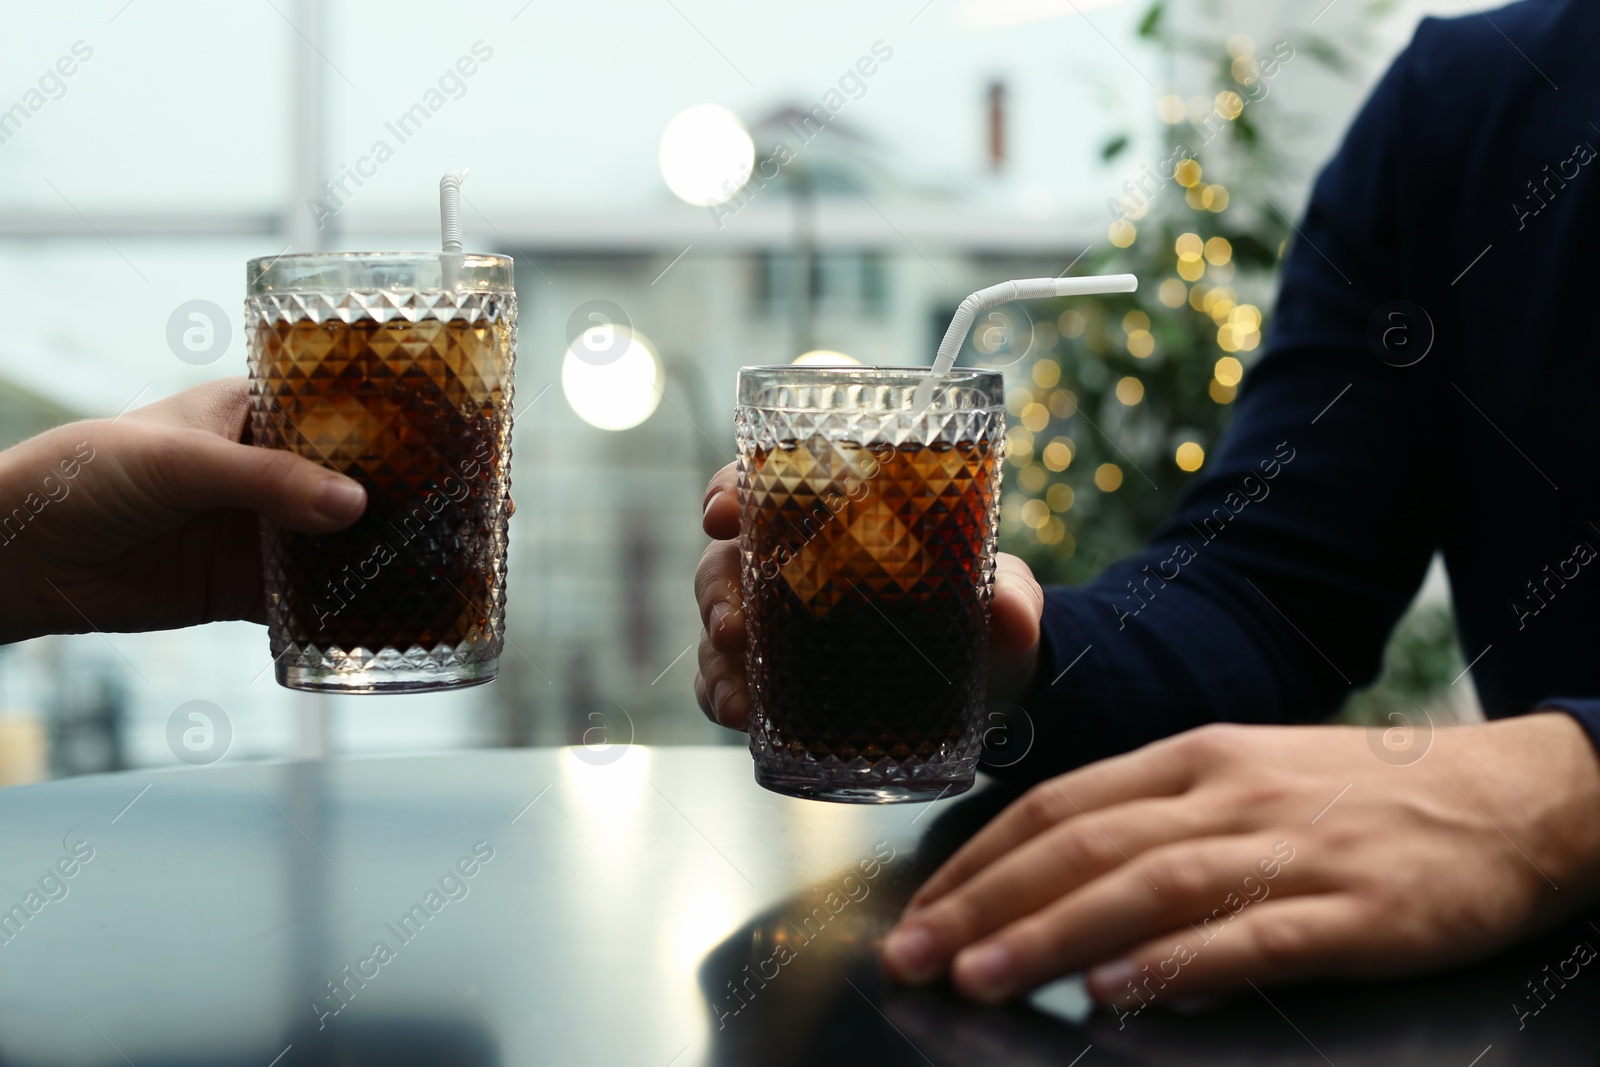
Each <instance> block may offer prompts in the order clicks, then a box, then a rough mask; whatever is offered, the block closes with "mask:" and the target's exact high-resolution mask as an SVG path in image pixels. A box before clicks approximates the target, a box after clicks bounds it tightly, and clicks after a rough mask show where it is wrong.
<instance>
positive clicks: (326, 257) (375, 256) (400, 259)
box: [244, 251, 514, 267]
mask: <svg viewBox="0 0 1600 1067" xmlns="http://www.w3.org/2000/svg"><path fill="white" fill-rule="evenodd" d="M449 254H450V253H448V252H443V251H433V252H339V251H324V252H284V253H282V254H280V255H276V256H252V257H251V258H249V259H247V260H245V261H244V262H245V266H246V267H255V266H258V265H265V266H267V267H270V266H272V265H273V264H276V263H288V264H290V265H294V264H297V263H313V264H314V263H335V262H339V261H341V260H343V261H345V262H363V263H372V262H377V261H380V260H392V261H394V262H396V263H404V262H426V261H430V260H438V259H439V257H441V256H447V255H449ZM457 255H459V256H461V258H462V261H463V262H464V263H471V264H472V265H473V266H507V267H509V266H513V265H514V261H513V260H512V258H511V257H510V256H508V255H504V254H502V253H499V252H459V253H457Z"/></svg>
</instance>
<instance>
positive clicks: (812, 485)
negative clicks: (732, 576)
mask: <svg viewBox="0 0 1600 1067" xmlns="http://www.w3.org/2000/svg"><path fill="white" fill-rule="evenodd" d="M926 374H927V371H926V370H925V369H922V370H917V369H909V368H907V369H900V368H887V367H877V368H875V367H794V366H788V367H747V368H745V369H744V370H742V371H740V372H739V389H738V392H739V406H738V411H737V413H736V425H737V428H738V437H739V464H738V468H739V551H740V558H741V567H740V570H741V578H742V585H743V593H744V603H745V626H746V628H747V634H748V637H749V641H748V645H747V650H746V654H745V662H746V670H747V675H748V679H749V686H750V751H751V754H752V755H753V756H754V757H755V765H756V781H758V782H760V783H761V784H762V785H763V786H765V787H766V788H768V789H771V790H774V791H776V792H779V793H787V794H789V795H790V796H800V797H810V798H813V799H818V800H837V801H847V802H854V803H889V802H894V801H907V800H933V799H935V798H936V797H941V796H954V795H955V794H957V793H960V792H962V791H964V790H966V789H968V788H970V787H971V785H972V781H973V776H974V774H975V773H976V771H977V764H978V755H979V752H980V750H981V748H982V736H981V730H980V727H981V724H982V721H983V714H984V702H985V687H986V685H987V681H988V653H989V605H990V601H991V600H992V598H993V595H994V552H995V524H996V520H997V518H998V515H999V501H1000V457H1001V453H1002V451H1003V441H1004V435H1005V407H1004V396H1003V390H1002V384H1001V377H1000V375H999V374H998V373H997V372H994V371H954V372H952V373H950V374H947V375H944V376H941V377H940V378H939V379H938V384H939V386H940V388H939V389H938V391H937V393H936V396H935V400H934V402H933V404H932V406H931V407H929V408H928V410H926V411H924V412H921V413H917V412H916V409H915V408H914V406H913V403H912V397H913V394H914V393H915V391H916V387H917V383H918V382H919V381H920V380H921V379H922V378H923V377H924V376H926Z"/></svg>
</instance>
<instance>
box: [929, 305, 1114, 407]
mask: <svg viewBox="0 0 1600 1067" xmlns="http://www.w3.org/2000/svg"><path fill="white" fill-rule="evenodd" d="M1138 288H1139V279H1138V278H1135V277H1134V276H1133V275H1131V274H1101V275H1092V276H1090V277H1086V278H1017V279H1014V280H1012V281H1009V282H1001V283H1000V284H999V285H991V286H989V287H988V288H987V289H979V290H978V291H977V292H976V293H973V294H972V295H971V296H969V297H967V298H966V299H965V300H963V301H961V306H960V307H958V308H956V313H955V317H954V318H952V319H951V320H950V328H949V329H947V330H945V332H944V340H943V341H940V342H939V354H938V356H937V357H935V358H934V361H933V368H932V370H931V371H930V372H929V373H928V376H927V377H926V378H924V379H922V381H921V382H919V383H918V384H917V392H916V395H915V396H914V397H913V398H912V408H913V409H914V410H915V411H917V412H918V413H921V412H923V411H926V410H927V408H928V405H929V404H932V403H933V390H934V379H936V378H940V377H942V376H944V375H946V374H949V373H950V369H951V368H952V367H954V366H955V365H956V356H958V355H959V354H960V353H961V346H962V345H963V344H965V343H966V340H967V334H968V333H969V332H970V331H971V330H972V323H973V320H974V319H976V318H977V317H978V316H979V315H981V314H982V313H983V312H985V311H988V310H989V309H990V308H995V307H999V306H1000V305H1001V304H1009V303H1010V302H1011V301H1013V300H1043V299H1046V298H1048V297H1053V296H1093V295H1095V294H1097V293H1131V292H1133V291H1134V290H1136V289H1138Z"/></svg>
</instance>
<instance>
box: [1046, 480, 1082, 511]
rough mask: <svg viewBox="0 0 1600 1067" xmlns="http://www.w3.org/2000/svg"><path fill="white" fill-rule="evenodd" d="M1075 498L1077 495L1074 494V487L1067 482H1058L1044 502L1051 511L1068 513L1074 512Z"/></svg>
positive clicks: (1047, 494)
mask: <svg viewBox="0 0 1600 1067" xmlns="http://www.w3.org/2000/svg"><path fill="white" fill-rule="evenodd" d="M1074 498H1075V494H1074V493H1073V492H1072V486H1070V485H1068V484H1067V483H1066V482H1057V483H1056V484H1055V485H1052V486H1051V487H1050V491H1049V492H1047V493H1045V495H1044V502H1045V503H1046V504H1049V505H1050V510H1051V511H1054V512H1067V511H1071V510H1072V502H1073V500H1074Z"/></svg>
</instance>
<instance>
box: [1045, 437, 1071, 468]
mask: <svg viewBox="0 0 1600 1067" xmlns="http://www.w3.org/2000/svg"><path fill="white" fill-rule="evenodd" d="M1043 458H1044V465H1045V466H1046V467H1049V468H1050V469H1051V470H1053V471H1055V472H1056V473H1057V474H1059V473H1061V472H1062V471H1064V470H1066V469H1067V468H1068V467H1070V466H1072V441H1071V440H1070V439H1069V438H1066V437H1057V438H1055V439H1054V440H1053V441H1051V442H1050V443H1049V444H1047V445H1045V446H1044V456H1043Z"/></svg>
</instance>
